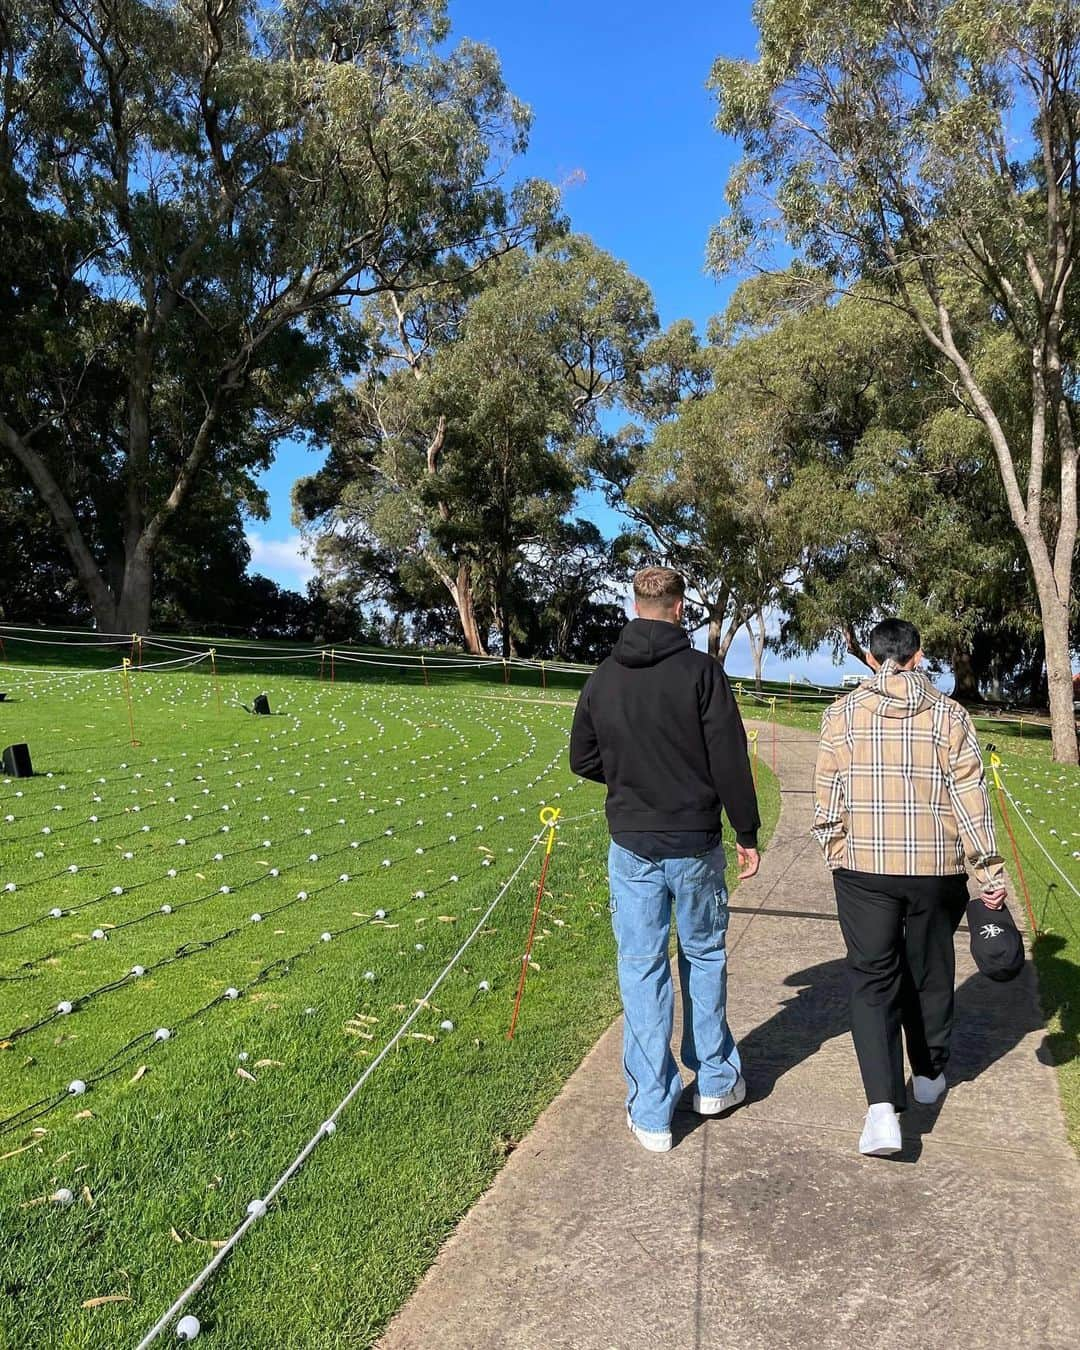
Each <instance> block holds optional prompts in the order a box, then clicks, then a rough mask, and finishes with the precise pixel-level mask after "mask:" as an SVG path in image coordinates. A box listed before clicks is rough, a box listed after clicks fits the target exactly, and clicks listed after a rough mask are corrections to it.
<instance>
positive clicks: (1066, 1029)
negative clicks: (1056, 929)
mask: <svg viewBox="0 0 1080 1350" xmlns="http://www.w3.org/2000/svg"><path fill="white" fill-rule="evenodd" d="M1067 945H1068V944H1067V941H1066V939H1065V938H1064V937H1062V936H1061V934H1060V933H1044V934H1043V935H1042V936H1041V937H1040V938H1039V939H1038V951H1039V988H1040V990H1041V992H1042V1006H1043V1011H1044V1012H1045V1013H1046V1020H1047V1021H1048V1022H1049V1021H1051V1020H1052V1019H1053V1018H1054V1017H1055V1016H1056V1017H1057V1018H1058V1019H1059V1022H1060V1025H1059V1027H1058V1028H1057V1029H1056V1030H1055V1031H1048V1032H1047V1033H1046V1037H1045V1039H1044V1040H1043V1043H1042V1045H1040V1046H1039V1051H1038V1054H1039V1059H1040V1060H1042V1062H1043V1063H1044V1064H1068V1063H1070V1062H1071V1061H1072V1060H1074V1059H1077V1058H1080V969H1078V968H1077V966H1076V965H1075V964H1074V963H1073V962H1072V961H1068V960H1065V959H1064V958H1063V957H1062V956H1061V955H1060V953H1061V952H1062V951H1063V950H1064V948H1065V947H1066V946H1067Z"/></svg>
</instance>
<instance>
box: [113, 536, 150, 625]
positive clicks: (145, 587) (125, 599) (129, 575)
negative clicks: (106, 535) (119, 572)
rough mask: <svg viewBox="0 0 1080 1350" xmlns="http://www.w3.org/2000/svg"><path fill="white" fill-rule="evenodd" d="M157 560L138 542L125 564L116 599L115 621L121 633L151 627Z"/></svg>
mask: <svg viewBox="0 0 1080 1350" xmlns="http://www.w3.org/2000/svg"><path fill="white" fill-rule="evenodd" d="M153 584H154V560H153V555H152V554H151V553H150V551H149V549H147V548H146V547H145V546H144V545H143V544H139V545H137V546H136V548H135V551H134V553H133V554H131V555H130V556H129V557H128V558H127V560H126V562H125V564H124V579H123V582H122V583H121V587H120V598H119V599H118V601H117V603H116V623H117V625H118V631H120V632H122V633H148V632H149V631H150V605H151V602H152V600H153Z"/></svg>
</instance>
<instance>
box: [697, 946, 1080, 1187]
mask: <svg viewBox="0 0 1080 1350" xmlns="http://www.w3.org/2000/svg"><path fill="white" fill-rule="evenodd" d="M1040 942H1043V943H1054V944H1055V950H1058V949H1060V947H1062V946H1064V940H1063V939H1061V938H1058V937H1055V936H1048V937H1044V938H1041V939H1040ZM1044 950H1045V949H1044ZM1057 965H1059V966H1060V967H1061V969H1060V971H1057V972H1056V973H1053V967H1051V969H1050V970H1048V969H1047V965H1046V961H1045V955H1044V957H1043V991H1044V999H1045V1000H1046V1011H1047V1015H1051V1014H1052V1013H1053V1012H1055V1011H1056V1012H1059V1013H1060V1015H1061V1018H1062V1030H1061V1032H1060V1033H1053V1034H1052V1035H1049V1036H1048V1037H1047V1038H1046V1041H1045V1042H1044V1046H1045V1047H1046V1049H1047V1050H1048V1051H1049V1054H1050V1055H1051V1056H1052V1057H1053V1060H1054V1062H1055V1063H1059V1064H1060V1063H1062V1062H1063V1058H1066V1059H1068V1058H1075V1057H1076V1055H1077V1053H1078V1040H1080V1036H1078V1031H1080V1008H1077V1007H1076V1006H1075V1001H1074V1003H1073V1006H1070V1004H1069V1000H1068V991H1069V989H1070V987H1071V986H1073V985H1075V981H1076V968H1075V967H1074V966H1073V965H1072V964H1071V963H1070V962H1064V961H1059V962H1057ZM784 984H785V985H786V986H787V987H789V988H793V989H794V990H795V991H796V992H795V994H794V996H793V997H791V998H788V999H787V1000H786V1001H785V1002H784V1004H783V1006H782V1007H781V1008H780V1009H779V1010H778V1011H777V1012H775V1013H773V1015H772V1016H771V1017H769V1018H767V1019H766V1021H764V1022H762V1023H760V1024H759V1025H758V1026H756V1027H754V1028H753V1029H752V1030H751V1031H749V1032H748V1033H747V1034H746V1035H745V1036H743V1037H742V1039H741V1040H740V1041H739V1054H740V1056H741V1058H742V1063H743V1073H744V1075H745V1077H746V1085H747V1095H746V1103H747V1105H751V1104H753V1103H755V1102H761V1101H764V1100H765V1099H766V1098H767V1097H769V1096H770V1095H771V1094H772V1091H773V1089H774V1088H775V1087H776V1084H777V1083H778V1082H779V1080H780V1079H781V1078H782V1077H783V1076H784V1074H786V1073H789V1072H790V1071H791V1070H793V1069H797V1068H798V1067H799V1065H800V1064H803V1063H805V1062H806V1061H807V1060H809V1059H811V1058H812V1057H813V1056H814V1055H816V1054H817V1052H818V1051H819V1050H820V1049H821V1047H822V1046H823V1045H824V1044H825V1043H826V1041H830V1040H832V1039H833V1038H834V1037H836V1036H844V1035H850V1031H851V1014H850V1011H849V1006H848V981H847V972H846V970H845V967H844V962H843V961H842V960H839V959H837V960H832V961H823V962H821V963H819V964H818V965H814V966H808V967H807V968H806V969H805V970H799V971H796V972H794V973H793V974H791V975H789V976H787V978H786V979H785V980H784ZM1055 991H1056V992H1055ZM1044 1020H1045V1019H1044V1017H1043V1014H1042V1011H1041V1009H1040V1006H1039V994H1038V987H1037V984H1036V980H1035V970H1034V966H1033V963H1032V962H1031V961H1030V960H1029V961H1028V962H1027V963H1026V964H1025V967H1024V969H1023V971H1022V972H1021V974H1020V975H1019V976H1018V977H1017V979H1015V980H1013V981H1011V982H1010V983H1006V984H1002V983H998V982H995V981H993V980H990V979H987V977H986V976H984V975H979V974H973V975H970V976H969V977H968V978H967V979H966V980H964V981H963V983H962V984H961V985H960V986H959V987H958V988H957V991H956V1013H955V1017H954V1021H953V1035H952V1046H951V1055H950V1059H949V1065H948V1069H947V1070H946V1072H947V1075H948V1078H949V1082H950V1083H952V1084H956V1083H964V1082H972V1081H974V1080H975V1079H976V1078H978V1077H979V1076H980V1075H981V1074H983V1073H985V1072H986V1070H987V1069H989V1068H990V1067H991V1065H993V1064H995V1063H996V1062H997V1061H998V1060H999V1059H1001V1058H1002V1057H1003V1056H1004V1055H1007V1054H1008V1053H1009V1051H1010V1050H1013V1049H1014V1048H1015V1047H1016V1046H1017V1045H1018V1044H1019V1042H1020V1041H1021V1040H1022V1039H1023V1038H1024V1037H1025V1036H1027V1035H1029V1034H1030V1033H1031V1032H1033V1031H1038V1030H1040V1029H1041V1028H1042V1027H1043V1026H1044ZM854 1053H855V1052H854V1049H852V1055H854ZM1040 1058H1042V1052H1040ZM937 1116H938V1110H937V1109H936V1108H933V1107H924V1106H917V1105H915V1104H914V1103H912V1104H911V1109H909V1110H908V1111H907V1112H905V1115H904V1134H905V1141H904V1150H903V1152H902V1153H900V1154H898V1155H897V1160H898V1161H901V1162H914V1161H915V1160H916V1159H917V1158H918V1157H919V1154H920V1153H921V1151H922V1146H921V1142H920V1141H921V1137H922V1136H923V1135H924V1134H929V1133H930V1132H931V1131H932V1130H933V1128H934V1123H935V1121H936V1119H937ZM702 1123H703V1121H702V1120H701V1118H700V1117H696V1116H694V1115H692V1114H688V1113H686V1112H684V1111H680V1113H679V1117H678V1118H677V1122H676V1126H675V1128H676V1131H677V1133H678V1136H679V1138H683V1137H685V1136H686V1135H687V1134H690V1133H692V1131H693V1130H694V1129H696V1128H698V1127H699V1126H700V1125H701V1124H702Z"/></svg>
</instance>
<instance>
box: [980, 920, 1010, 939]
mask: <svg viewBox="0 0 1080 1350" xmlns="http://www.w3.org/2000/svg"><path fill="white" fill-rule="evenodd" d="M1004 931H1005V929H1004V928H999V927H998V926H997V924H996V923H984V924H983V926H982V927H981V928H980V929H979V936H980V937H984V938H996V937H998V936H999V934H1001V933H1004Z"/></svg>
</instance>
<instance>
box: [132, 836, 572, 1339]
mask: <svg viewBox="0 0 1080 1350" xmlns="http://www.w3.org/2000/svg"><path fill="white" fill-rule="evenodd" d="M546 833H547V831H546V830H544V831H541V832H540V833H539V834H537V835H534V836H533V841H532V843H531V844H530V845H529V848H528V849H527V850H526V852H525V854H524V856H523V857H522V859H521V861H520V862H519V863H518V865H517V866H516V867H515V868H514V871H513V872H512V873H511V875H510V877H509V878H508V879H507V880H506V881H505V882H504V883H503V885H502V887H501V888H500V890H499V892H498V894H497V895H496V896H495V898H494V900H492V902H491V904H490V905H488V907H487V909H486V910H485V911H484V913H483V915H482V916H481V917H480V919H479V920H478V921H477V923H476V926H475V928H473V930H472V932H471V933H470V934H469V935H468V937H467V938H466V939H465V941H464V942H463V943H462V944H461V946H460V947H459V948H458V950H457V951H456V952H455V953H454V955H453V956H452V957H451V958H450V960H449V961H448V962H447V964H446V965H445V966H444V967H443V969H442V971H441V972H440V973H439V975H438V976H437V977H436V979H435V980H434V981H433V983H432V984H431V987H430V988H429V989H428V991H427V993H426V994H424V996H423V998H422V999H421V1000H420V1001H419V1002H418V1003H417V1005H416V1007H415V1008H414V1009H413V1011H412V1012H411V1013H410V1014H409V1015H408V1017H406V1018H405V1020H404V1021H403V1022H402V1024H401V1026H400V1027H398V1029H397V1031H396V1032H395V1033H394V1035H393V1036H392V1037H391V1038H390V1040H388V1041H387V1043H386V1044H385V1045H384V1046H383V1048H382V1049H381V1050H380V1051H379V1053H378V1054H377V1055H376V1056H375V1058H374V1059H373V1060H372V1061H371V1063H370V1064H369V1065H368V1066H367V1068H366V1069H365V1070H364V1072H363V1073H362V1074H361V1075H360V1077H359V1078H358V1079H357V1080H356V1082H355V1083H354V1084H353V1085H352V1087H351V1088H350V1089H349V1091H348V1092H347V1093H346V1094H345V1096H344V1097H342V1099H341V1101H340V1102H338V1104H337V1106H336V1107H335V1108H334V1110H333V1111H332V1112H331V1113H330V1115H329V1116H327V1118H326V1119H325V1120H324V1121H323V1123H322V1124H321V1125H320V1126H319V1128H318V1130H316V1132H315V1133H314V1134H313V1135H312V1136H311V1138H310V1139H309V1140H308V1141H307V1143H306V1144H305V1145H304V1147H303V1148H302V1149H301V1150H300V1152H299V1153H298V1154H297V1155H296V1157H295V1158H294V1159H293V1160H292V1162H291V1163H290V1164H289V1165H288V1167H287V1168H286V1169H285V1171H284V1172H282V1174H281V1175H280V1176H279V1177H278V1179H277V1180H276V1181H275V1182H274V1184H273V1185H272V1186H271V1187H270V1189H269V1190H268V1191H267V1193H266V1195H265V1196H264V1197H263V1198H262V1200H261V1201H260V1202H258V1203H256V1202H253V1204H255V1205H256V1207H255V1208H254V1209H251V1210H249V1212H248V1215H247V1217H246V1218H245V1219H244V1221H243V1223H241V1224H240V1226H239V1227H238V1228H237V1229H236V1230H235V1231H234V1232H233V1233H232V1235H231V1236H230V1237H229V1238H228V1239H227V1240H226V1241H225V1243H224V1244H223V1245H222V1246H221V1247H220V1248H219V1249H218V1251H217V1252H216V1253H215V1254H214V1256H213V1258H212V1259H211V1260H210V1261H208V1262H207V1263H206V1265H205V1266H204V1267H203V1268H202V1270H201V1271H200V1272H199V1274H198V1275H196V1277H195V1278H194V1279H193V1280H192V1282H191V1283H190V1284H189V1285H188V1287H187V1288H186V1289H185V1290H184V1291H183V1293H182V1294H180V1296H179V1297H178V1298H177V1299H176V1300H175V1301H174V1302H173V1303H172V1304H171V1305H170V1306H169V1307H168V1308H167V1309H166V1311H165V1312H164V1313H162V1315H161V1317H159V1318H158V1320H157V1321H156V1322H155V1323H154V1325H153V1326H152V1327H151V1328H150V1330H149V1331H148V1332H147V1333H146V1335H145V1336H144V1337H143V1338H142V1340H141V1341H140V1342H139V1344H138V1346H137V1347H136V1350H146V1347H147V1346H150V1345H152V1344H153V1343H154V1342H155V1341H156V1340H157V1339H158V1337H159V1336H160V1335H161V1334H162V1332H163V1331H164V1330H165V1329H166V1327H167V1326H168V1325H169V1323H170V1322H171V1321H172V1320H173V1318H174V1317H175V1316H176V1315H177V1314H178V1313H180V1312H182V1311H183V1309H184V1308H185V1307H186V1306H187V1304H188V1303H189V1302H190V1301H191V1299H192V1298H194V1296H195V1295H196V1294H197V1293H198V1292H199V1290H200V1289H202V1288H203V1286H204V1285H205V1284H206V1283H207V1281H208V1280H209V1279H210V1277H211V1276H212V1275H213V1274H214V1272H215V1271H216V1270H217V1268H218V1267H219V1266H220V1265H221V1263H222V1262H223V1261H224V1260H225V1259H226V1257H227V1256H228V1255H229V1253H230V1252H231V1251H232V1250H233V1248H234V1247H236V1246H237V1245H238V1243H239V1242H240V1241H241V1239H242V1238H243V1236H244V1234H245V1233H246V1232H247V1231H248V1229H249V1228H251V1227H252V1225H253V1224H255V1223H257V1222H258V1220H259V1219H261V1218H263V1217H264V1216H265V1214H266V1213H267V1209H268V1206H269V1205H270V1204H271V1203H272V1202H273V1201H274V1200H275V1199H276V1198H277V1196H278V1194H279V1193H280V1192H281V1190H282V1189H283V1187H284V1186H286V1185H287V1184H288V1182H289V1181H290V1180H291V1179H292V1177H294V1176H295V1175H296V1173H297V1172H298V1171H299V1170H300V1168H301V1167H303V1165H304V1163H305V1162H306V1161H307V1160H308V1158H309V1157H310V1156H311V1154H312V1153H313V1152H314V1151H315V1148H316V1147H317V1146H318V1144H319V1143H320V1142H321V1141H322V1140H323V1139H326V1138H328V1137H329V1136H330V1135H331V1134H333V1132H334V1129H335V1128H336V1126H337V1121H338V1118H339V1116H341V1114H342V1112H344V1111H345V1109H346V1108H347V1107H348V1106H349V1104H350V1103H351V1102H352V1100H353V1098H354V1097H355V1096H356V1095H357V1093H358V1092H359V1091H360V1089H361V1088H362V1087H363V1086H364V1084H365V1083H366V1082H367V1080H368V1079H369V1078H370V1077H371V1075H372V1074H373V1073H374V1072H375V1070H376V1069H377V1068H378V1067H379V1065H380V1064H381V1063H382V1062H383V1060H384V1059H385V1058H386V1057H387V1055H388V1054H389V1053H390V1051H391V1050H393V1049H394V1047H395V1046H396V1045H397V1044H398V1042H399V1041H400V1040H401V1039H402V1037H403V1036H404V1035H405V1033H406V1032H407V1031H408V1029H409V1028H410V1027H411V1026H412V1024H413V1023H414V1022H415V1021H416V1019H417V1018H418V1017H419V1016H420V1014H421V1013H422V1012H424V1011H425V1010H426V1008H425V1005H426V1004H427V1003H428V1002H429V1001H430V999H431V997H432V995H433V994H434V993H435V992H436V991H437V990H438V988H439V986H440V985H441V984H442V983H443V981H444V980H445V979H446V977H447V976H448V975H449V974H450V972H451V970H453V968H454V966H455V965H457V963H458V961H459V960H460V959H461V957H462V956H463V955H464V953H465V951H466V949H467V948H468V947H469V945H470V944H471V943H472V941H473V939H474V938H475V937H476V936H477V934H478V933H479V932H480V931H481V929H482V928H483V927H484V926H485V924H486V923H487V921H488V919H490V917H491V915H492V912H493V911H494V909H495V907H496V905H498V903H499V901H500V900H502V898H503V897H504V896H505V895H506V893H507V891H509V889H510V887H511V886H512V885H513V884H514V882H515V881H516V880H517V879H518V877H519V876H520V875H521V873H522V872H523V871H524V869H525V865H526V864H527V863H528V861H529V859H530V858H531V857H532V855H533V853H535V851H536V848H537V845H538V844H539V843H540V841H541V839H543V838H544V836H545V835H546ZM328 1127H330V1128H328Z"/></svg>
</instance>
